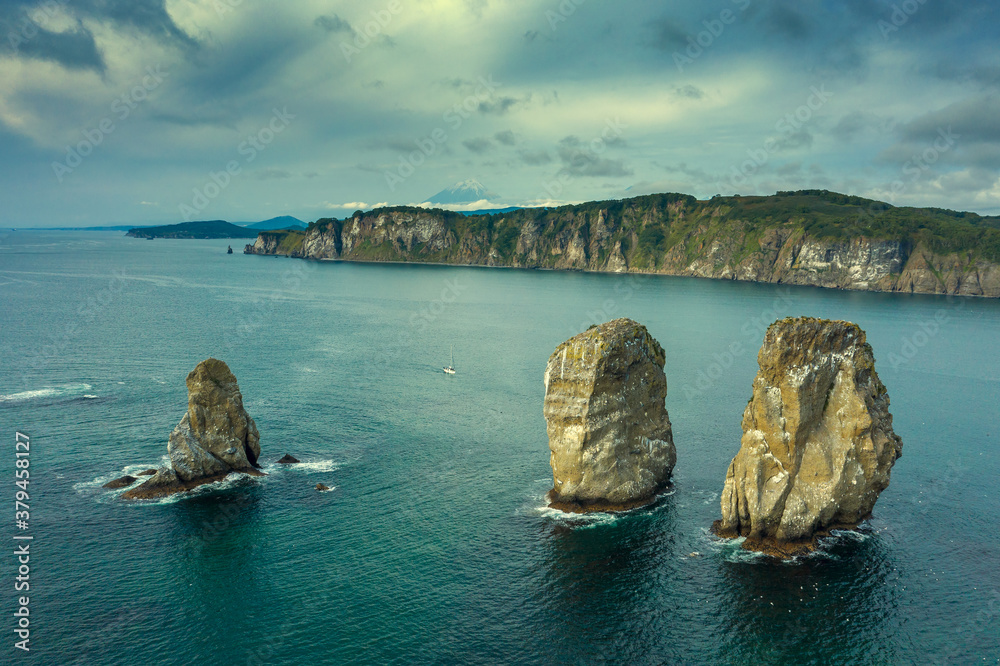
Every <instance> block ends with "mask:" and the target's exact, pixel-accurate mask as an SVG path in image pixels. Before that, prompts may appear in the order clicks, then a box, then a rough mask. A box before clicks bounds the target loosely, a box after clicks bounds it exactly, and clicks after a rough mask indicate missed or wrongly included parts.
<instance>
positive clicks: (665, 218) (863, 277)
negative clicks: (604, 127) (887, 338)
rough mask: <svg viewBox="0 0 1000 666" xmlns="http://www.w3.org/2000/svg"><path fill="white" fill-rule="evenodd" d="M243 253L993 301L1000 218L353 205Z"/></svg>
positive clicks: (837, 201) (639, 204) (820, 202)
mask: <svg viewBox="0 0 1000 666" xmlns="http://www.w3.org/2000/svg"><path fill="white" fill-rule="evenodd" d="M244 253H245V254H265V255H280V256H288V257H299V258H304V259H328V260H347V261H352V260H353V261H384V262H423V263H441V264H456V265H475V266H508V267H520V268H551V269H564V270H586V271H599V272H614V273H626V272H627V273H654V274H662V275H683V276H692V277H704V278H715V279H727V280H742V281H749V282H769V283H780V284H796V285H812V286H818V287H827V288H835V289H849V290H860V291H884V292H906V293H926V294H956V295H963V296H986V297H992V298H1000V217H986V216H981V215H978V214H976V213H963V212H956V211H950V210H943V209H939V208H908V207H896V206H892V205H890V204H887V203H884V202H880V201H874V200H870V199H864V198H861V197H856V196H849V195H844V194H838V193H836V192H829V191H826V190H801V191H797V192H778V193H776V194H774V195H771V196H739V195H734V196H715V197H713V198H712V199H709V200H706V201H699V200H697V199H695V198H694V197H692V196H689V195H686V194H651V195H647V196H640V197H634V198H631V199H623V200H616V201H595V202H590V203H584V204H578V205H568V206H560V207H557V208H523V209H518V210H514V211H510V212H505V213H498V214H485V215H464V214H461V213H456V212H451V211H445V210H440V209H425V208H415V207H406V206H404V207H390V208H378V209H375V210H372V211H369V212H367V213H365V212H362V211H360V210H359V211H356V212H355V213H354V214H353V215H352V216H351V217H349V218H346V219H344V220H337V219H333V218H326V219H321V220H317V221H316V222H313V223H311V224H310V225H309V226H308V228H307V229H305V230H301V231H298V230H291V231H264V232H261V233H260V234H259V235H258V236H257V240H256V241H255V242H254V243H253V244H250V245H247V246H246V248H245V249H244Z"/></svg>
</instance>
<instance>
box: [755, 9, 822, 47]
mask: <svg viewBox="0 0 1000 666" xmlns="http://www.w3.org/2000/svg"><path fill="white" fill-rule="evenodd" d="M760 23H761V25H762V26H763V27H764V28H765V29H766V30H767V31H768V32H770V33H772V34H777V35H781V36H783V37H788V38H791V39H793V40H801V39H805V38H806V37H808V36H809V33H810V32H811V30H810V27H809V23H808V22H807V21H806V19H805V17H803V16H802V14H800V13H799V12H798V11H796V10H795V9H794V7H793V6H791V5H788V4H785V3H775V4H774V5H773V6H771V7H770V8H769V9H768V10H767V11H766V12H765V13H764V15H763V18H762V19H761V21H760Z"/></svg>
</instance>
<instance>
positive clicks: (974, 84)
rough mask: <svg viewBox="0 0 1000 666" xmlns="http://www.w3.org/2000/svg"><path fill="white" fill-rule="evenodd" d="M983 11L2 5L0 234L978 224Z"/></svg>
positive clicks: (409, 1) (595, 5) (714, 2)
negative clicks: (454, 195) (804, 197)
mask: <svg viewBox="0 0 1000 666" xmlns="http://www.w3.org/2000/svg"><path fill="white" fill-rule="evenodd" d="M993 4H994V3H991V2H986V1H985V0H972V1H964V2H959V1H957V0H903V1H899V0H891V1H890V0H838V1H833V0H799V1H798V2H791V1H790V0H788V1H786V0H709V1H707V2H705V1H702V2H637V1H632V2H629V1H620V2H607V1H601V0H562V1H561V2H560V1H559V0H420V1H417V0H386V1H385V2H383V1H382V0H368V1H366V2H354V1H343V2H335V1H329V2H323V1H319V0H302V1H298V2H294V3H277V2H266V1H264V0H47V1H44V2H9V1H7V0H0V154H2V156H3V159H2V160H0V197H2V204H3V205H2V206H0V225H2V226H77V225H97V224H127V223H133V222H135V223H153V222H156V223H161V222H162V223H174V222H182V221H184V220H185V219H220V218H221V219H227V220H232V221H256V220H262V219H265V218H269V217H272V216H276V215H282V214H290V215H295V216H297V217H300V218H302V219H305V220H307V221H308V220H313V219H316V218H318V217H329V216H333V217H344V216H346V215H349V214H350V213H351V212H353V211H354V210H355V209H356V208H367V207H371V206H373V205H379V204H410V203H417V202H421V201H423V200H425V199H427V198H428V197H429V196H430V195H432V194H434V193H435V192H437V191H438V190H441V189H443V188H445V187H448V186H450V185H452V184H454V183H455V182H457V181H464V180H466V179H476V180H478V181H480V182H482V183H483V184H484V185H485V186H486V187H487V188H488V189H489V190H490V191H492V192H494V193H496V194H497V195H498V196H499V197H500V198H499V200H497V201H494V202H492V203H491V204H490V205H491V206H493V205H500V204H503V205H531V204H539V203H556V202H577V201H587V200H595V199H612V198H622V197H626V196H631V195H636V194H644V193H649V192H665V191H667V192H671V191H672V192H685V193H689V194H693V195H695V196H698V197H699V198H703V197H710V196H712V195H714V194H717V193H721V194H731V193H741V194H751V193H760V194H770V193H773V192H775V191H776V190H790V189H804V188H824V189H831V190H836V191H840V192H847V193H850V194H858V195H864V196H869V197H873V198H878V199H882V200H886V201H890V202H892V203H895V204H897V205H921V206H939V207H947V208H955V209H962V210H974V211H977V212H981V213H993V214H996V213H998V212H1000V20H998V19H997V18H996V16H995V12H994V11H993V10H994V6H993Z"/></svg>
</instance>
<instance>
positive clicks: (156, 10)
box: [67, 0, 197, 47]
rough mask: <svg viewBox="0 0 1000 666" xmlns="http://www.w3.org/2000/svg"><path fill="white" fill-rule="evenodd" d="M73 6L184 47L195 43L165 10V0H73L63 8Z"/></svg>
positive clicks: (95, 16) (194, 45) (99, 17)
mask: <svg viewBox="0 0 1000 666" xmlns="http://www.w3.org/2000/svg"><path fill="white" fill-rule="evenodd" d="M70 7H76V8H77V10H78V11H80V12H85V13H87V14H89V15H91V16H93V17H94V18H97V19H100V20H110V21H112V22H114V23H117V24H118V25H119V26H123V27H132V28H134V29H136V30H137V31H139V32H141V33H143V34H146V35H150V36H152V37H158V38H160V39H162V40H164V41H171V42H175V43H178V44H182V45H184V46H187V47H196V46H197V42H196V41H195V40H194V39H192V38H191V37H190V36H188V35H187V34H186V33H185V32H184V31H183V30H181V29H180V28H178V27H177V24H176V23H174V20H173V19H172V18H170V14H169V13H167V7H166V0H75V1H74V2H70V3H68V4H67V8H70Z"/></svg>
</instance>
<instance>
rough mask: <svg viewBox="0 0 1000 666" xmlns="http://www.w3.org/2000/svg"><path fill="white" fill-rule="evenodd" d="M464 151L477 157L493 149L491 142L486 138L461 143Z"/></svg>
mask: <svg viewBox="0 0 1000 666" xmlns="http://www.w3.org/2000/svg"><path fill="white" fill-rule="evenodd" d="M462 145H463V146H465V148H466V150H468V151H469V152H471V153H476V154H477V155H482V154H483V153H485V152H488V151H490V150H492V149H493V142H492V141H490V140H489V139H486V138H479V139H466V140H465V141H463V142H462Z"/></svg>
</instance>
